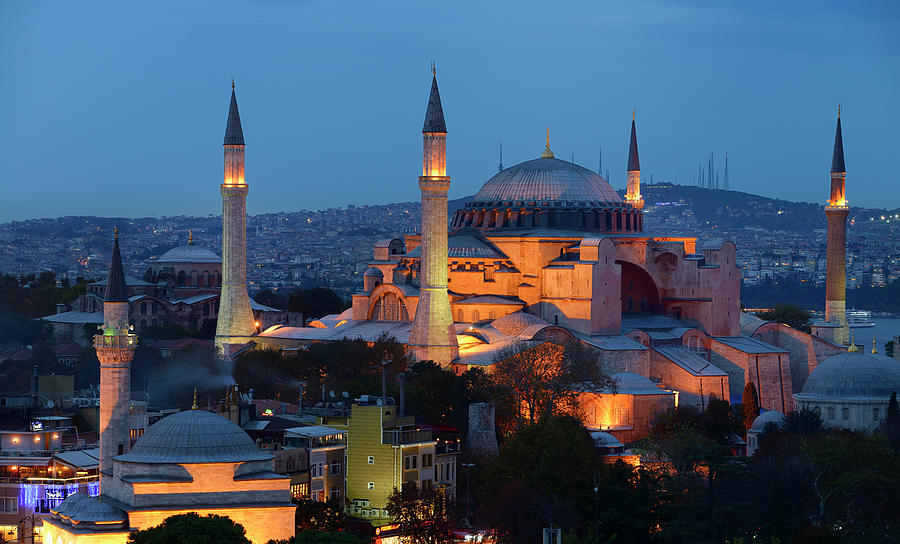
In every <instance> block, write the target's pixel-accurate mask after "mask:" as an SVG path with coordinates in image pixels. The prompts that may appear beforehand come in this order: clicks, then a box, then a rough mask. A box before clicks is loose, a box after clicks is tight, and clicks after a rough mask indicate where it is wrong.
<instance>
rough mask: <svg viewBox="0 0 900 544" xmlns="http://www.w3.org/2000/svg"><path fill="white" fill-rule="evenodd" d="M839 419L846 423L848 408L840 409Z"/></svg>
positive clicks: (848, 417) (848, 414)
mask: <svg viewBox="0 0 900 544" xmlns="http://www.w3.org/2000/svg"><path fill="white" fill-rule="evenodd" d="M841 419H843V420H844V421H847V420H848V419H850V409H849V408H841Z"/></svg>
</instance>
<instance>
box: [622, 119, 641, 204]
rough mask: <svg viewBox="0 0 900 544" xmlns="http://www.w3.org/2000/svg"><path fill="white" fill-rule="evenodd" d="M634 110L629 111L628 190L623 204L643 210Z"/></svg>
mask: <svg viewBox="0 0 900 544" xmlns="http://www.w3.org/2000/svg"><path fill="white" fill-rule="evenodd" d="M634 117H635V110H631V144H630V145H629V146H628V168H627V169H626V170H627V172H628V190H627V192H626V193H625V202H628V203H629V204H631V205H632V206H634V207H635V208H637V209H639V210H642V209H644V199H643V198H641V161H640V159H639V158H638V145H637V130H636V129H635V126H634Z"/></svg>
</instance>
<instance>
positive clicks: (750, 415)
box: [744, 382, 759, 429]
mask: <svg viewBox="0 0 900 544" xmlns="http://www.w3.org/2000/svg"><path fill="white" fill-rule="evenodd" d="M758 415H759V395H757V394H756V386H755V385H753V382H747V385H745V386H744V428H745V429H749V428H750V426H751V425H753V420H754V419H756V416H758Z"/></svg>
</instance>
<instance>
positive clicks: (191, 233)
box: [188, 229, 194, 246]
mask: <svg viewBox="0 0 900 544" xmlns="http://www.w3.org/2000/svg"><path fill="white" fill-rule="evenodd" d="M188 245H189V246H192V245H194V229H188Z"/></svg>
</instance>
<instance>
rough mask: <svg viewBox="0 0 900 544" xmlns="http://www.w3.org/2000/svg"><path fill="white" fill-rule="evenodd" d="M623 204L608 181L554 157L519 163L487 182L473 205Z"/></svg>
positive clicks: (477, 194) (476, 196)
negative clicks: (518, 203)
mask: <svg viewBox="0 0 900 544" xmlns="http://www.w3.org/2000/svg"><path fill="white" fill-rule="evenodd" d="M549 200H556V201H558V200H566V201H582V202H622V199H621V198H620V197H619V195H618V193H616V191H615V189H613V188H612V187H611V186H610V184H609V182H607V181H606V180H605V179H603V178H602V177H600V176H599V175H597V173H596V172H592V171H590V170H588V169H587V168H583V167H581V166H578V165H577V164H575V163H571V162H568V161H562V160H559V159H555V158H540V159H534V160H530V161H525V162H522V163H519V164H517V165H515V166H510V167H509V168H507V169H505V170H503V171H502V172H499V173H497V174H495V175H494V176H493V177H492V178H491V179H489V180H487V182H485V184H484V185H483V186H482V187H481V190H479V191H478V193H476V194H475V196H474V197H473V198H472V202H496V201H549Z"/></svg>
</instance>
